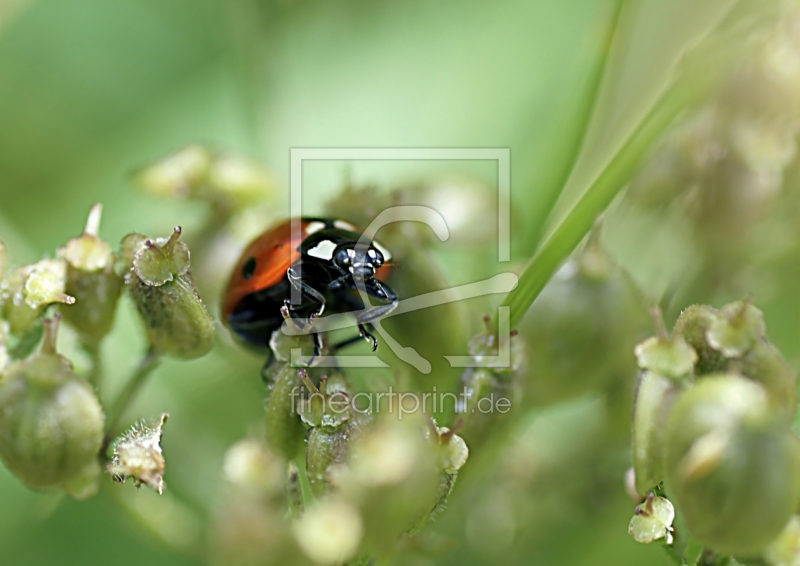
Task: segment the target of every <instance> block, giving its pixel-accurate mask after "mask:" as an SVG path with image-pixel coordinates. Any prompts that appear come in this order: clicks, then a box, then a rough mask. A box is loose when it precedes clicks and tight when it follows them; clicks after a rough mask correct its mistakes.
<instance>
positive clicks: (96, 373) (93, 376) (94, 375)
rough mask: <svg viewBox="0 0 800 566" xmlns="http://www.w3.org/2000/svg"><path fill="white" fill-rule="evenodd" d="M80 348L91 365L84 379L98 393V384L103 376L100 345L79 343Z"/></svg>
mask: <svg viewBox="0 0 800 566" xmlns="http://www.w3.org/2000/svg"><path fill="white" fill-rule="evenodd" d="M81 347H82V348H83V350H84V351H85V352H86V353H87V354H88V355H89V359H90V361H91V363H92V368H91V369H90V370H89V374H88V375H87V376H86V378H87V379H88V381H89V383H91V384H92V387H94V390H95V391H97V392H98V393H99V391H100V382H101V380H102V375H103V360H102V354H101V352H100V344H98V343H94V342H81Z"/></svg>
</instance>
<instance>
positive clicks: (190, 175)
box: [135, 145, 212, 198]
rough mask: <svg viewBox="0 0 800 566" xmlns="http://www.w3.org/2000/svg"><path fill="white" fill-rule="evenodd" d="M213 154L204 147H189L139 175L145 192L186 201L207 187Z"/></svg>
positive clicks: (140, 186) (137, 176)
mask: <svg viewBox="0 0 800 566" xmlns="http://www.w3.org/2000/svg"><path fill="white" fill-rule="evenodd" d="M211 159H212V155H211V152H210V151H209V150H208V149H206V148H205V147H203V146H201V145H189V146H186V147H184V148H183V149H180V150H178V151H176V152H175V153H173V154H171V155H168V156H167V157H165V158H164V159H162V160H161V161H159V162H157V163H155V164H153V165H150V166H149V167H145V168H143V169H141V170H139V171H138V172H137V173H136V176H135V178H136V182H137V184H138V186H139V188H141V189H142V190H143V191H145V192H148V193H151V194H153V195H155V196H158V197H171V198H186V197H190V196H194V195H196V194H197V193H198V192H200V191H201V190H202V189H203V187H204V186H205V184H206V179H207V176H208V172H209V169H210V168H211Z"/></svg>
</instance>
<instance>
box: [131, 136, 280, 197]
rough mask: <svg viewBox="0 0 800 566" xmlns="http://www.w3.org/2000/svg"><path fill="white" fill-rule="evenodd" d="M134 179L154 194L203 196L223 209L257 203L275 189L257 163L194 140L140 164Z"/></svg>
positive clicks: (271, 180)
mask: <svg viewBox="0 0 800 566" xmlns="http://www.w3.org/2000/svg"><path fill="white" fill-rule="evenodd" d="M136 182H137V184H138V185H139V187H140V188H141V189H142V190H143V191H145V192H147V193H150V194H153V195H155V196H159V197H170V198H180V199H183V198H188V199H193V200H202V201H206V202H209V203H211V204H212V205H214V206H217V207H221V208H223V209H225V210H238V209H241V208H244V207H246V206H248V205H251V204H253V203H257V202H259V201H261V200H264V199H265V198H266V197H267V196H269V195H271V194H272V193H274V192H275V190H276V185H275V181H274V180H273V179H272V177H271V176H270V175H269V174H268V173H267V172H266V171H265V170H264V169H263V168H262V167H261V166H259V165H257V164H256V163H253V162H252V161H248V160H246V159H243V158H241V157H237V156H234V155H227V154H222V153H218V152H215V151H213V150H211V149H209V148H207V147H204V146H202V145H197V144H193V145H189V146H186V147H184V148H182V149H179V150H178V151H176V152H175V153H172V154H171V155H168V156H166V157H164V158H163V159H161V160H159V161H158V162H156V163H154V164H152V165H149V166H146V167H143V168H141V169H140V170H139V171H137V173H136Z"/></svg>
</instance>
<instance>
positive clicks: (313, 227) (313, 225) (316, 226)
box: [306, 221, 325, 235]
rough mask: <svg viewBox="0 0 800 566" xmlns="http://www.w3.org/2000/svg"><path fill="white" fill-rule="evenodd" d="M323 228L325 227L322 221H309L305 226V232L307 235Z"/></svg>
mask: <svg viewBox="0 0 800 566" xmlns="http://www.w3.org/2000/svg"><path fill="white" fill-rule="evenodd" d="M323 228H325V223H324V222H318V221H314V222H309V224H308V226H306V234H309V235H310V234H314V233H315V232H319V231H320V230H322V229H323Z"/></svg>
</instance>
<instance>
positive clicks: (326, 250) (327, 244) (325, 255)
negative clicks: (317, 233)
mask: <svg viewBox="0 0 800 566" xmlns="http://www.w3.org/2000/svg"><path fill="white" fill-rule="evenodd" d="M334 250H336V244H334V243H333V242H331V241H330V240H322V241H321V242H319V243H318V244H317V245H316V246H314V247H313V248H311V249H310V250H308V251H307V252H306V253H307V254H308V255H310V256H311V257H316V258H318V259H325V260H331V259H333V252H334Z"/></svg>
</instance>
